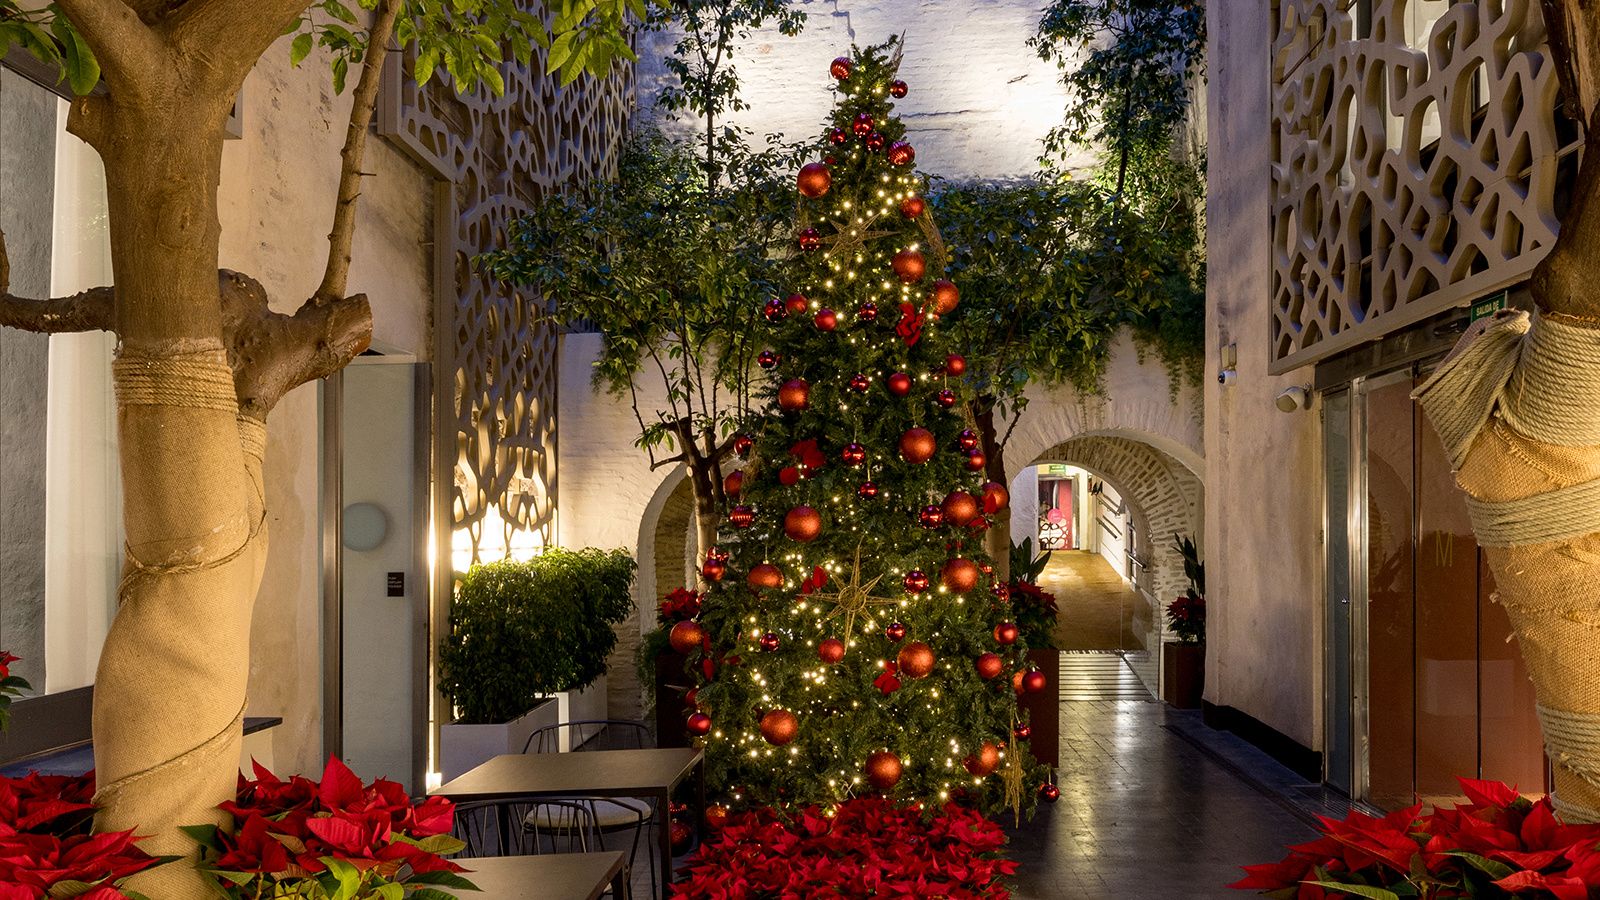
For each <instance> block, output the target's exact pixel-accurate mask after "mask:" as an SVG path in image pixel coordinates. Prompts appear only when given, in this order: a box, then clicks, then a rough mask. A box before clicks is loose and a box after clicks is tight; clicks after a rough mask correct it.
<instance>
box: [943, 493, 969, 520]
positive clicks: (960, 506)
mask: <svg viewBox="0 0 1600 900" xmlns="http://www.w3.org/2000/svg"><path fill="white" fill-rule="evenodd" d="M940 508H941V509H943V510H944V517H945V518H946V519H948V520H949V521H950V522H951V523H952V524H954V525H966V524H967V523H968V522H971V521H972V520H973V519H975V518H977V516H978V498H977V497H974V496H972V495H971V494H969V493H967V492H966V491H951V492H950V493H948V494H945V495H944V503H943V504H942V505H941V507H940Z"/></svg>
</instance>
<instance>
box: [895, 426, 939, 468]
mask: <svg viewBox="0 0 1600 900" xmlns="http://www.w3.org/2000/svg"><path fill="white" fill-rule="evenodd" d="M937 449H938V446H937V445H936V443H935V441H934V439H933V432H931V431H929V430H928V429H926V428H911V429H907V431H906V433H905V434H902V435H900V456H901V458H903V459H904V460H905V461H906V462H908V463H911V464H912V465H921V464H922V463H925V462H927V461H928V460H930V459H933V454H934V451H935V450H937Z"/></svg>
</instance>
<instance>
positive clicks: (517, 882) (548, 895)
mask: <svg viewBox="0 0 1600 900" xmlns="http://www.w3.org/2000/svg"><path fill="white" fill-rule="evenodd" d="M460 863H461V865H462V866H465V867H466V868H468V869H471V870H472V871H470V872H464V873H462V877H464V878H466V879H467V880H468V881H470V882H472V883H473V885H475V886H476V887H477V888H478V890H477V891H452V893H453V894H454V895H455V896H457V897H459V898H461V900H599V897H600V895H601V894H604V893H605V892H606V888H608V887H609V888H612V889H613V890H612V894H611V896H612V897H614V898H616V900H623V898H625V897H627V896H628V865H627V857H626V856H625V855H624V854H623V852H622V851H621V850H608V851H605V852H602V853H544V854H540V855H538V856H491V857H486V858H481V859H463V860H461V861H460Z"/></svg>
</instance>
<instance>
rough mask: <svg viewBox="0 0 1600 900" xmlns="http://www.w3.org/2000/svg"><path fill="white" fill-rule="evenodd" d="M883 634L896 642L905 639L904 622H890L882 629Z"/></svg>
mask: <svg viewBox="0 0 1600 900" xmlns="http://www.w3.org/2000/svg"><path fill="white" fill-rule="evenodd" d="M883 636H884V637H886V638H888V639H889V640H891V641H895V642H896V643H898V642H900V641H903V640H905V637H906V625H905V623H904V622H890V623H889V624H888V626H887V627H885V628H884V629H883Z"/></svg>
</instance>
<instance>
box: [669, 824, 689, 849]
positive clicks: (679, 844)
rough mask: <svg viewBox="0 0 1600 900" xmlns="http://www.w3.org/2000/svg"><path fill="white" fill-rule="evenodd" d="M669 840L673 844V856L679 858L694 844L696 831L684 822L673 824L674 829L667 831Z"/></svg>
mask: <svg viewBox="0 0 1600 900" xmlns="http://www.w3.org/2000/svg"><path fill="white" fill-rule="evenodd" d="M667 840H668V841H670V842H671V844H672V854H673V855H674V856H677V855H679V854H681V853H683V852H684V851H685V850H688V849H689V845H690V844H691V843H693V842H694V829H693V828H690V827H689V826H688V825H685V824H683V823H682V822H673V823H672V827H671V828H669V829H667Z"/></svg>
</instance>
